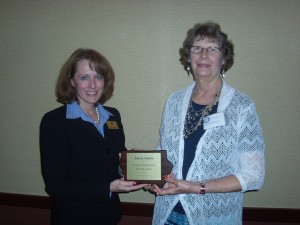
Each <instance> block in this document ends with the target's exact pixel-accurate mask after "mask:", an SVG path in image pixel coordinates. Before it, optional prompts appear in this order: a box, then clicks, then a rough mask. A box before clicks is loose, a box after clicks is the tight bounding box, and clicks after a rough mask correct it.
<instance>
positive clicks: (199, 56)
mask: <svg viewBox="0 0 300 225" xmlns="http://www.w3.org/2000/svg"><path fill="white" fill-rule="evenodd" d="M179 53H180V62H181V64H182V65H183V67H184V69H185V70H186V71H187V73H188V74H189V73H191V74H192V75H193V78H194V82H193V84H191V85H190V86H188V87H187V88H185V89H182V90H180V91H178V92H176V93H174V94H172V95H171V96H170V97H169V98H168V100H167V102H166V105H165V108H164V112H163V115H162V121H161V128H160V140H159V143H158V146H157V149H164V150H166V151H167V155H168V159H169V160H170V162H171V163H172V164H173V171H172V173H171V174H170V175H168V176H166V181H167V182H166V184H165V186H164V188H162V189H161V188H159V187H157V186H155V187H154V188H152V189H151V190H152V191H153V192H155V193H156V194H157V197H156V200H155V209H154V217H153V224H154V225H161V224H180V225H184V224H190V225H200V224H205V225H208V224H209V225H217V224H222V225H223V224H226V225H231V224H242V205H243V193H244V192H246V191H250V190H258V189H260V188H261V187H262V185H263V181H264V175H265V159H264V150H265V145H264V141H263V136H262V130H261V127H260V123H259V119H258V116H257V113H256V109H255V104H254V102H253V101H252V99H251V98H250V97H249V96H247V95H245V94H243V93H241V92H239V91H237V90H236V89H234V88H233V87H231V86H230V85H229V84H227V83H226V82H225V80H224V76H225V72H226V71H227V70H228V69H230V68H231V67H232V65H233V62H234V46H233V44H232V42H231V41H230V40H228V39H227V35H226V34H225V33H223V32H222V31H221V28H220V26H219V24H216V23H214V22H207V23H203V24H201V23H200V24H196V25H195V26H194V27H192V28H191V29H190V30H189V31H188V32H187V36H186V39H185V40H184V42H183V46H182V48H180V50H179Z"/></svg>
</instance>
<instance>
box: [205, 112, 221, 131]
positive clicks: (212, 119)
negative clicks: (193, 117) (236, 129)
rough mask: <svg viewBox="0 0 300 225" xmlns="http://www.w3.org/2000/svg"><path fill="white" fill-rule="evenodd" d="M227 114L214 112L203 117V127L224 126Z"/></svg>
mask: <svg viewBox="0 0 300 225" xmlns="http://www.w3.org/2000/svg"><path fill="white" fill-rule="evenodd" d="M224 125H225V116H224V113H222V112H220V113H214V114H211V115H209V116H206V117H204V118H203V129H204V130H206V129H210V128H214V127H219V126H224Z"/></svg>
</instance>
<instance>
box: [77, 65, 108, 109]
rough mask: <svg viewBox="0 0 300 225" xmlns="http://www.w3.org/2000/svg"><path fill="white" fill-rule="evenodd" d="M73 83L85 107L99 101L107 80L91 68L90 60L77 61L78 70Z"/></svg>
mask: <svg viewBox="0 0 300 225" xmlns="http://www.w3.org/2000/svg"><path fill="white" fill-rule="evenodd" d="M71 84H72V86H73V87H74V88H75V90H76V95H77V99H78V101H79V104H80V106H81V107H82V108H83V109H87V108H89V107H90V106H93V105H95V104H96V103H98V101H99V99H100V97H101V95H102V93H103V89H104V85H105V81H104V78H103V76H102V75H101V74H98V73H97V72H96V71H95V69H94V68H90V65H89V61H88V60H81V61H79V62H78V63H77V70H76V72H75V74H74V76H73V78H71Z"/></svg>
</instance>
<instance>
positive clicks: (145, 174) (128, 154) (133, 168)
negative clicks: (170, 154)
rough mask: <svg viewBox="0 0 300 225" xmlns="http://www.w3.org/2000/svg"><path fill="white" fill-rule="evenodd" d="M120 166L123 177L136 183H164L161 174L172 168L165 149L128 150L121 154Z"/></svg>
mask: <svg viewBox="0 0 300 225" xmlns="http://www.w3.org/2000/svg"><path fill="white" fill-rule="evenodd" d="M120 165H121V168H122V170H123V174H124V179H125V180H128V181H129V180H130V181H131V180H132V181H136V182H138V183H147V184H156V185H157V186H159V187H162V186H163V185H164V184H165V181H164V179H163V176H165V175H167V174H169V173H170V172H171V170H172V167H173V166H172V164H171V163H170V162H169V161H168V159H167V152H166V151H165V150H157V151H156V150H130V151H123V152H122V154H121V162H120Z"/></svg>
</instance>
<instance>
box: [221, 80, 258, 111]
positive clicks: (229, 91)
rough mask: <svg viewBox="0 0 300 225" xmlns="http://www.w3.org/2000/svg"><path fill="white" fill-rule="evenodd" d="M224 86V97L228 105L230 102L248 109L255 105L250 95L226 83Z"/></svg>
mask: <svg viewBox="0 0 300 225" xmlns="http://www.w3.org/2000/svg"><path fill="white" fill-rule="evenodd" d="M223 85H224V92H225V93H224V96H223V97H224V100H225V101H227V102H228V103H229V102H230V103H232V104H235V105H242V106H243V107H247V106H249V105H251V104H253V103H254V102H253V100H252V98H251V97H250V96H249V95H247V94H245V93H243V92H241V91H239V90H238V89H236V88H234V87H232V86H231V85H229V84H228V83H226V82H224V83H223Z"/></svg>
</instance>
